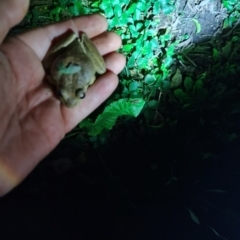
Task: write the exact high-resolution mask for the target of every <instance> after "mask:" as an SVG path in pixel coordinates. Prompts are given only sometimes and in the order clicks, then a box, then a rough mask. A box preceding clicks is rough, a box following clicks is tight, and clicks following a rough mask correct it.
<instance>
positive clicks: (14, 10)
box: [0, 0, 29, 43]
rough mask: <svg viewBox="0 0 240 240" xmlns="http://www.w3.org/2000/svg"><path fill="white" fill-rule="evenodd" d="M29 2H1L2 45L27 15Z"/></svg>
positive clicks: (18, 0)
mask: <svg viewBox="0 0 240 240" xmlns="http://www.w3.org/2000/svg"><path fill="white" fill-rule="evenodd" d="M28 6H29V0H0V43H2V41H3V39H4V38H5V36H6V35H7V33H8V31H9V29H10V28H11V27H13V26H14V25H16V24H17V23H19V22H20V21H21V20H22V19H23V17H24V16H25V14H26V13H27V10H28Z"/></svg>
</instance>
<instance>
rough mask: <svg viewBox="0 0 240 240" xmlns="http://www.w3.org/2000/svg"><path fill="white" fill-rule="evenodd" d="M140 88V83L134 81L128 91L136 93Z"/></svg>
mask: <svg viewBox="0 0 240 240" xmlns="http://www.w3.org/2000/svg"><path fill="white" fill-rule="evenodd" d="M138 87H139V82H137V81H132V82H131V83H130V84H129V87H128V89H129V91H130V92H134V91H136V90H138Z"/></svg>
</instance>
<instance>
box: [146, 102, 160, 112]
mask: <svg viewBox="0 0 240 240" xmlns="http://www.w3.org/2000/svg"><path fill="white" fill-rule="evenodd" d="M147 106H148V107H149V108H151V109H155V110H156V109H157V108H158V101H156V100H151V101H149V102H148V103H147Z"/></svg>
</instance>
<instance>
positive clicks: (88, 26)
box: [18, 14, 107, 60]
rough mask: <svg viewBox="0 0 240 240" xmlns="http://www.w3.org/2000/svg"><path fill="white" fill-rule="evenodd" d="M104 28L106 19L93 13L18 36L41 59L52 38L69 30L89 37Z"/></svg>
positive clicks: (105, 27)
mask: <svg viewBox="0 0 240 240" xmlns="http://www.w3.org/2000/svg"><path fill="white" fill-rule="evenodd" d="M106 29H107V20H106V19H105V18H104V17H103V16H101V15H99V14H94V15H87V16H81V17H78V18H74V19H70V20H67V21H63V22H59V23H55V24H51V25H48V26H46V27H44V28H37V29H34V30H31V31H28V32H25V33H23V34H20V35H18V37H19V38H20V39H21V40H22V41H23V42H25V43H26V44H27V45H28V46H29V47H30V48H32V50H33V51H34V52H35V53H36V54H37V56H38V57H39V58H40V59H41V60H42V59H43V58H44V56H45V55H46V52H47V51H48V49H49V47H50V46H51V44H52V40H53V39H54V38H57V37H59V36H61V35H62V34H64V33H66V32H67V31H69V30H72V31H74V32H79V31H82V32H86V33H87V35H88V36H89V37H90V38H91V37H94V36H97V35H99V34H101V33H102V32H104V31H106Z"/></svg>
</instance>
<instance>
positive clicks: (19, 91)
mask: <svg viewBox="0 0 240 240" xmlns="http://www.w3.org/2000/svg"><path fill="white" fill-rule="evenodd" d="M15 1H16V2H17V1H19V0H15ZM6 2H7V1H6ZM10 2H12V1H10ZM20 2H21V1H20ZM1 4H2V3H1ZM1 4H0V5H1ZM5 5H7V4H5ZM16 5H17V3H16ZM0 9H1V6H0ZM0 11H1V10H0ZM8 11H10V10H8ZM14 11H17V8H16V9H15V10H14ZM0 16H2V17H4V16H3V15H1V12H0ZM15 16H16V17H13V16H12V19H11V21H12V25H14V24H15V23H16V22H17V21H18V20H19V19H17V18H21V16H18V15H15ZM17 16H18V17H17ZM2 17H0V18H2ZM14 18H15V21H14ZM0 21H1V19H0ZM7 26H9V25H6V26H5V29H2V30H1V32H0V33H1V36H0V38H1V40H2V39H3V38H4V37H5V33H6V31H7V30H8V29H7ZM106 28H107V22H106V20H105V18H103V17H102V16H99V15H91V16H83V17H80V18H76V19H73V20H68V21H65V22H61V23H57V24H54V25H50V26H47V27H45V28H40V29H35V30H32V31H29V32H27V33H24V34H21V35H18V36H16V37H12V38H8V39H5V41H4V42H3V43H2V44H1V47H0V86H1V87H0V98H1V102H0V115H1V124H0V141H1V144H0V195H4V194H5V193H7V192H8V191H10V190H11V189H12V188H13V187H15V186H16V185H17V184H19V183H20V182H21V181H22V180H23V179H24V178H25V177H26V176H27V175H28V173H29V172H30V171H31V170H32V169H33V168H34V167H35V166H36V165H37V164H38V163H39V162H40V161H41V159H42V158H44V157H45V156H46V155H47V154H48V153H49V152H50V151H51V150H53V148H54V147H55V146H56V145H57V144H58V143H59V141H60V140H61V139H62V138H63V137H64V135H65V134H66V133H67V132H68V131H70V130H71V129H72V128H73V127H74V126H76V124H78V123H79V122H80V121H81V120H82V119H84V118H85V117H86V116H87V115H88V114H90V113H91V112H92V111H93V110H94V109H95V108H97V107H98V106H99V105H100V104H101V103H102V102H103V101H104V100H105V99H106V98H107V97H108V96H109V95H110V94H111V93H112V92H113V91H114V89H115V88H116V86H117V83H118V78H117V76H116V74H118V73H119V72H120V71H121V70H122V68H123V67H124V64H125V58H124V57H123V56H122V55H121V54H118V53H116V52H115V51H116V50H117V49H118V48H119V47H120V46H121V40H120V38H119V37H118V36H117V35H115V34H114V33H106V32H105V30H106ZM70 29H71V30H73V31H75V32H78V31H84V32H86V33H87V34H88V36H89V37H91V38H92V37H94V38H93V42H94V43H95V44H96V46H97V47H98V49H99V51H100V53H101V54H102V55H104V58H105V60H106V66H107V69H108V71H107V73H106V74H104V75H103V76H102V77H101V78H99V79H98V80H97V81H96V82H95V84H94V85H92V86H91V87H90V89H89V90H88V92H87V95H86V97H85V99H83V100H82V101H81V102H80V104H79V105H78V106H77V107H75V108H73V109H68V108H66V107H65V106H63V105H62V104H61V103H60V101H59V100H58V99H57V98H56V97H55V95H54V93H53V91H52V89H51V87H50V85H49V84H48V83H47V82H45V80H44V79H45V72H44V69H43V67H42V64H41V61H42V60H43V58H44V56H45V54H46V52H47V50H48V49H49V47H50V45H51V43H52V40H53V39H54V38H56V37H58V36H61V35H62V34H64V33H66V31H68V30H70ZM4 31H5V32H4Z"/></svg>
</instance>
